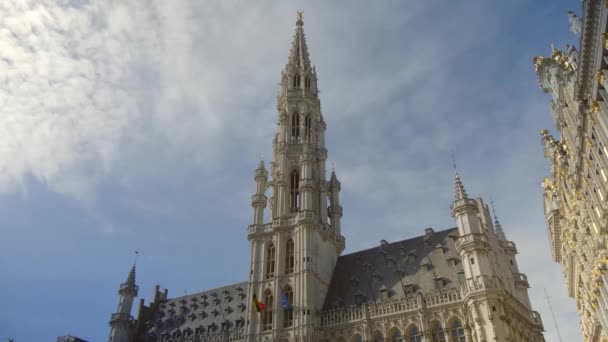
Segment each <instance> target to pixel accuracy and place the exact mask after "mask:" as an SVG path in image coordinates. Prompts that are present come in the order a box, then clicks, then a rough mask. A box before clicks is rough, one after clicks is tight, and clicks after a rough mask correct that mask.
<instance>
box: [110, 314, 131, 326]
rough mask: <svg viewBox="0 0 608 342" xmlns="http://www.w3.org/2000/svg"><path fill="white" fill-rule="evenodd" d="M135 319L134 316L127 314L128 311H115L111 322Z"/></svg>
mask: <svg viewBox="0 0 608 342" xmlns="http://www.w3.org/2000/svg"><path fill="white" fill-rule="evenodd" d="M132 320H133V316H131V315H129V314H127V313H120V312H117V313H113V314H112V317H111V318H110V324H112V323H114V322H119V321H132Z"/></svg>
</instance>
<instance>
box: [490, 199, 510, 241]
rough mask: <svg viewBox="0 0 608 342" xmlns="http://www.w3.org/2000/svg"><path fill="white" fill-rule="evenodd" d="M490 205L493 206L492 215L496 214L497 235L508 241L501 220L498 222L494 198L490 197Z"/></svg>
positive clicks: (495, 228)
mask: <svg viewBox="0 0 608 342" xmlns="http://www.w3.org/2000/svg"><path fill="white" fill-rule="evenodd" d="M490 205H491V206H492V215H494V230H495V231H496V235H498V238H499V239H501V240H503V241H506V240H507V237H506V236H505V232H504V231H503V230H502V226H501V225H500V222H498V216H496V208H495V206H494V200H493V199H490Z"/></svg>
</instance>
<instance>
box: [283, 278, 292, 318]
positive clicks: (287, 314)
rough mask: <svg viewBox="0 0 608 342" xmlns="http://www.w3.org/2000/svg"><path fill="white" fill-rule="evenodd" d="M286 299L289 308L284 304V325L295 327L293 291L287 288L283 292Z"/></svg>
mask: <svg viewBox="0 0 608 342" xmlns="http://www.w3.org/2000/svg"><path fill="white" fill-rule="evenodd" d="M283 292H284V293H285V299H287V307H285V303H283V325H284V326H285V327H286V328H287V327H291V326H293V290H292V289H291V287H289V286H287V287H285V289H284V290H283Z"/></svg>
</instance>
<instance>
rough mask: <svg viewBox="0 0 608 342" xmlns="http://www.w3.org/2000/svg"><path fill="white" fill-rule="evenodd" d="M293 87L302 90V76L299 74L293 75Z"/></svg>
mask: <svg viewBox="0 0 608 342" xmlns="http://www.w3.org/2000/svg"><path fill="white" fill-rule="evenodd" d="M293 87H294V88H300V75H299V74H295V75H293Z"/></svg>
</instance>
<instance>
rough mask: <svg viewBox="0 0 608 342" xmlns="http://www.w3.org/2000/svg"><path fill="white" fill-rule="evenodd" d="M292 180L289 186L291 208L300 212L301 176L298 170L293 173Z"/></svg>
mask: <svg viewBox="0 0 608 342" xmlns="http://www.w3.org/2000/svg"><path fill="white" fill-rule="evenodd" d="M290 178H291V180H290V184H289V189H290V201H289V207H290V209H291V211H298V208H299V207H300V174H299V173H298V170H293V171H291V177H290Z"/></svg>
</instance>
